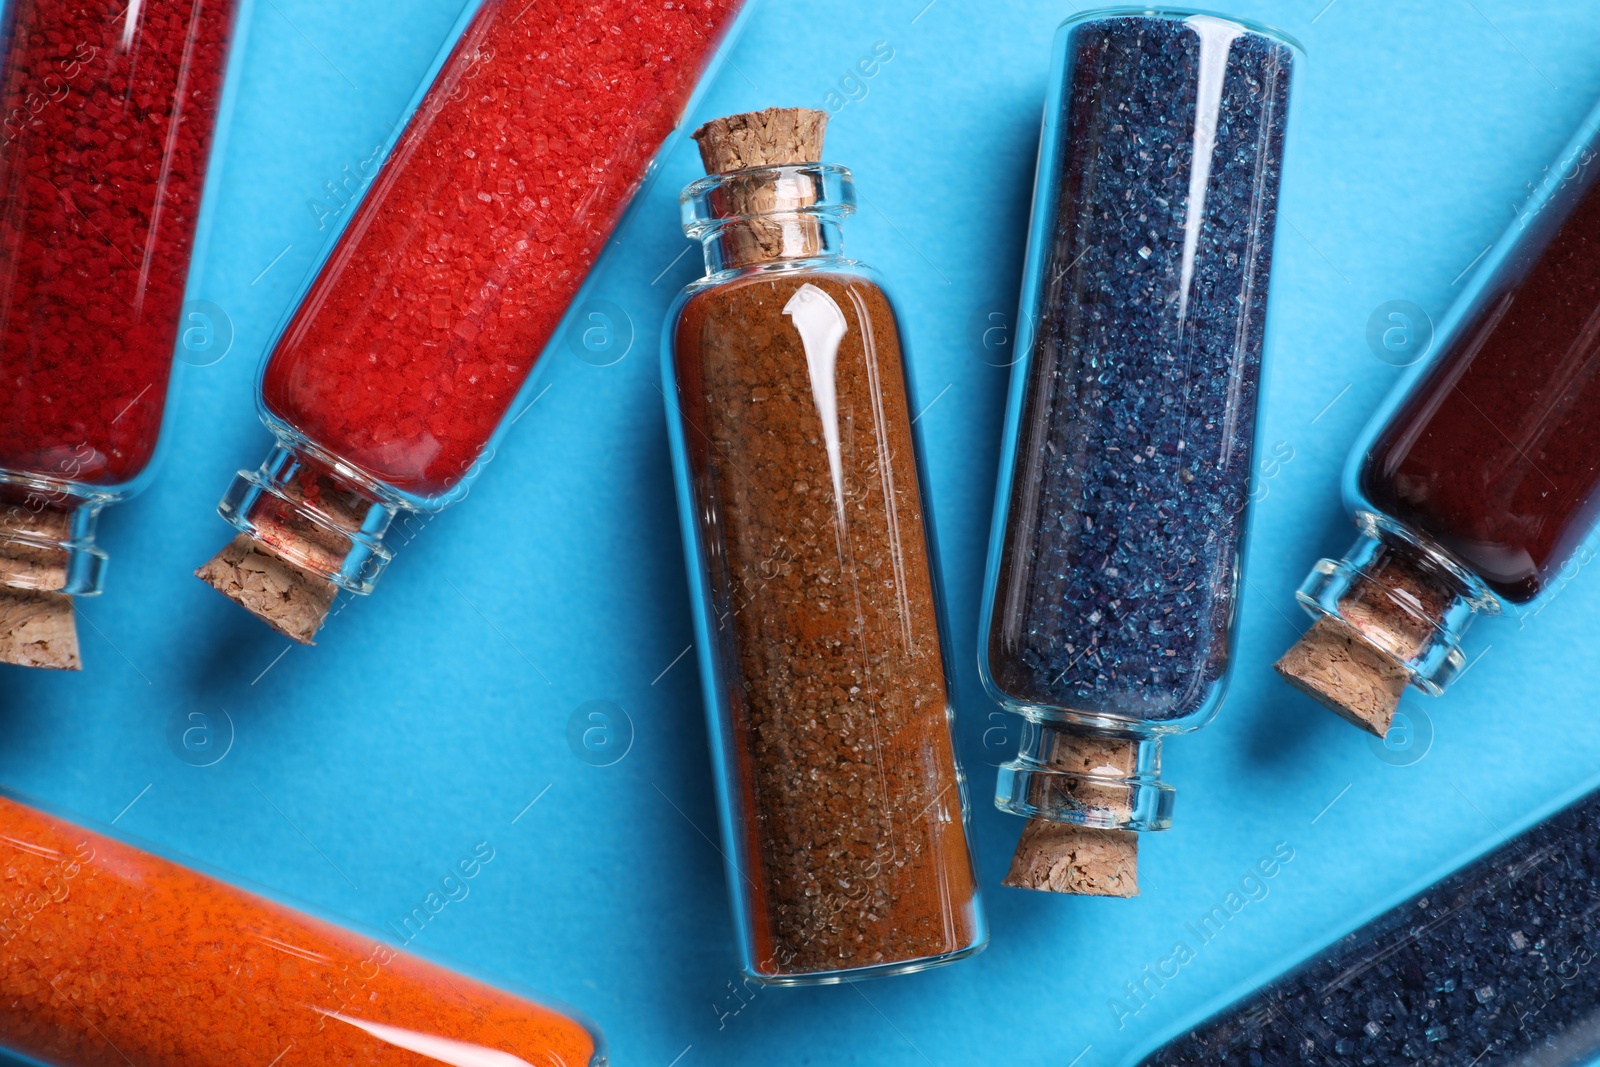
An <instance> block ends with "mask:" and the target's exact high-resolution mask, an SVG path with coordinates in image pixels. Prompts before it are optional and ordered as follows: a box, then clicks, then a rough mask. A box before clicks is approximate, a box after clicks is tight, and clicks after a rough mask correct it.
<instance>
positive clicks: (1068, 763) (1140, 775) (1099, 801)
mask: <svg viewBox="0 0 1600 1067" xmlns="http://www.w3.org/2000/svg"><path fill="white" fill-rule="evenodd" d="M1175 794H1176V791H1175V790H1174V789H1173V788H1172V787H1171V786H1170V785H1168V784H1166V783H1165V782H1163V781H1162V780H1161V738H1159V737H1119V736H1112V735H1101V734H1088V733H1084V732H1082V731H1081V729H1080V728H1078V727H1075V726H1070V725H1067V724H1065V723H1060V722H1054V721H1043V722H1041V721H1035V720H1034V719H1031V718H1030V719H1028V720H1027V726H1026V728H1025V731H1024V733H1023V738H1022V743H1021V744H1020V745H1019V746H1018V750H1017V758H1016V759H1014V760H1012V761H1011V762H1009V763H1006V764H1003V765H1002V766H1001V768H1000V775H999V778H998V780H997V782H996V784H995V803H996V804H997V805H998V806H999V807H1000V808H1002V809H1003V810H1005V811H1009V812H1012V813H1013V814H1016V815H1022V816H1026V817H1028V818H1036V819H1045V820H1047V821H1049V822H1056V823H1068V824H1071V825H1074V826H1084V827H1089V828H1092V829H1097V830H1165V829H1167V828H1168V827H1169V826H1171V825H1172V805H1173V799H1174V796H1175Z"/></svg>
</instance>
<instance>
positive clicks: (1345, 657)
mask: <svg viewBox="0 0 1600 1067" xmlns="http://www.w3.org/2000/svg"><path fill="white" fill-rule="evenodd" d="M1273 669H1274V670H1276V671H1277V672H1278V673H1279V674H1280V675H1282V677H1283V678H1284V680H1285V681H1287V682H1288V683H1289V684H1290V685H1292V686H1294V687H1295V688H1296V689H1298V690H1300V691H1301V692H1302V693H1304V694H1306V695H1307V696H1309V697H1311V698H1312V699H1313V700H1316V701H1317V702H1318V703H1320V704H1322V705H1323V706H1324V707H1326V708H1328V709H1329V710H1331V711H1333V712H1334V713H1335V714H1337V715H1338V716H1339V717H1340V718H1342V719H1344V720H1345V721H1347V722H1349V723H1351V724H1353V725H1355V726H1359V727H1361V728H1362V729H1363V730H1366V731H1368V732H1369V733H1372V734H1374V735H1376V736H1378V737H1383V736H1384V735H1385V734H1387V733H1388V732H1389V724H1390V722H1391V721H1392V720H1393V719H1394V713H1395V709H1396V708H1398V707H1399V706H1400V697H1401V696H1402V695H1403V694H1404V693H1405V691H1406V686H1408V685H1410V684H1411V676H1410V674H1408V673H1407V671H1406V669H1405V668H1404V667H1402V666H1400V665H1399V664H1398V663H1396V662H1395V661H1394V660H1393V659H1391V658H1390V657H1389V656H1387V655H1385V654H1384V653H1382V652H1380V651H1378V650H1377V649H1376V648H1374V647H1373V646H1372V645H1370V644H1368V643H1367V642H1366V641H1363V640H1362V639H1361V638H1360V637H1357V636H1356V634H1355V632H1354V631H1352V630H1351V629H1350V628H1349V627H1347V626H1345V625H1343V624H1342V623H1340V622H1338V621H1337V620H1334V619H1332V618H1326V617H1325V618H1322V619H1318V620H1317V622H1316V623H1315V624H1314V625H1313V626H1312V627H1311V629H1310V630H1308V631H1306V634H1305V636H1304V637H1302V638H1301V639H1300V640H1299V641H1298V642H1296V643H1295V646H1294V647H1293V648H1291V649H1289V651H1288V652H1286V653H1284V655H1283V658H1282V659H1280V660H1279V661H1278V662H1277V663H1275V664H1273Z"/></svg>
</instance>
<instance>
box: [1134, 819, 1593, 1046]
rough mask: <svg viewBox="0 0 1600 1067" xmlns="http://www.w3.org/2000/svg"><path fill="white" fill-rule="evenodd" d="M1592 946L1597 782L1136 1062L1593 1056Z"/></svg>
mask: <svg viewBox="0 0 1600 1067" xmlns="http://www.w3.org/2000/svg"><path fill="white" fill-rule="evenodd" d="M1597 959H1600V793H1591V794H1589V795H1588V796H1587V797H1585V798H1583V799H1582V800H1580V801H1579V802H1578V803H1576V804H1574V805H1572V806H1571V807H1568V808H1566V809H1565V810H1563V811H1561V812H1560V813H1558V814H1557V815H1555V816H1553V817H1552V818H1550V819H1548V820H1546V821H1545V822H1543V823H1540V824H1539V825H1537V826H1535V827H1533V828H1532V829H1531V830H1528V831H1527V832H1525V833H1523V834H1521V835H1520V836H1518V837H1515V838H1513V839H1512V840H1511V841H1510V842H1509V843H1507V844H1505V845H1502V846H1501V847H1500V848H1498V849H1496V850H1494V851H1493V852H1491V853H1489V854H1488V855H1487V856H1485V857H1483V858H1482V859H1479V860H1477V861H1476V862H1474V863H1472V864H1469V865H1468V866H1466V867H1464V868H1463V869H1461V870H1460V871H1457V872H1456V873H1455V874H1452V875H1450V876H1449V877H1448V878H1446V879H1444V880H1443V881H1441V882H1438V883H1436V884H1434V885H1432V886H1430V887H1429V888H1428V889H1426V890H1424V891H1423V892H1422V893H1421V894H1419V895H1417V896H1415V897H1413V898H1411V899H1410V900H1408V901H1406V902H1405V903H1404V904H1401V905H1400V906H1399V907H1397V908H1395V909H1393V910H1392V911H1389V912H1387V913H1385V914H1384V915H1382V916H1380V917H1379V918H1377V919H1374V920H1373V921H1372V922H1370V923H1368V924H1367V925H1366V926H1363V927H1361V928H1360V929H1359V930H1356V931H1355V932H1354V933H1351V934H1347V935H1346V936H1345V937H1343V938H1341V939H1339V940H1338V941H1336V942H1334V943H1333V944H1332V945H1329V946H1328V947H1327V948H1325V949H1324V950H1323V951H1322V952H1320V953H1318V954H1317V956H1316V957H1315V958H1313V959H1312V960H1310V961H1309V962H1307V963H1305V964H1302V965H1301V966H1300V967H1298V968H1296V969H1295V970H1292V971H1290V972H1289V973H1288V974H1287V975H1285V976H1283V977H1282V978H1279V979H1278V980H1276V981H1274V982H1272V983H1270V984H1268V985H1267V986H1266V987H1265V988H1264V989H1263V990H1262V991H1261V992H1260V993H1259V994H1257V995H1256V996H1253V997H1251V998H1250V999H1248V1000H1246V1001H1243V1002H1242V1003H1240V1004H1238V1005H1235V1006H1234V1007H1232V1008H1229V1009H1227V1010H1225V1011H1224V1012H1222V1013H1221V1014H1220V1015H1217V1016H1215V1017H1214V1018H1212V1019H1209V1020H1207V1021H1206V1022H1203V1023H1201V1024H1200V1025H1199V1026H1196V1027H1195V1028H1194V1029H1192V1030H1190V1031H1189V1032H1188V1033H1187V1034H1184V1035H1183V1036H1181V1037H1179V1038H1177V1039H1176V1040H1174V1041H1171V1042H1169V1043H1168V1044H1167V1045H1166V1046H1164V1047H1163V1048H1162V1049H1160V1050H1158V1051H1157V1052H1156V1053H1154V1054H1152V1055H1151V1056H1150V1057H1148V1058H1147V1059H1145V1060H1144V1061H1143V1063H1144V1067H1239V1065H1243V1064H1246V1063H1268V1064H1275V1065H1282V1067H1290V1065H1294V1064H1316V1065H1319V1067H1320V1065H1323V1064H1340V1065H1349V1067H1388V1065H1390V1064H1416V1065H1417V1067H1506V1065H1509V1064H1520V1065H1531V1064H1549V1065H1555V1064H1569V1063H1592V1062H1593V1060H1594V1057H1595V1056H1596V1055H1597V1054H1600V966H1597Z"/></svg>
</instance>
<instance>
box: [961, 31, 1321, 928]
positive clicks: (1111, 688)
mask: <svg viewBox="0 0 1600 1067" xmlns="http://www.w3.org/2000/svg"><path fill="white" fill-rule="evenodd" d="M1297 48H1298V46H1297V45H1296V44H1295V43H1294V42H1293V41H1291V40H1289V39H1288V38H1286V37H1285V36H1284V35H1282V34H1280V33H1277V32H1275V31H1272V30H1268V29H1264V28H1261V27H1259V26H1252V25H1248V24H1246V23H1242V22H1236V21H1232V20H1229V19H1223V18H1219V17H1216V16H1212V15H1206V14H1194V13H1185V12H1174V11H1165V10H1163V11H1154V10H1143V9H1129V10H1118V11H1098V12H1090V13H1086V14H1083V15H1079V16H1076V17H1074V18H1072V19H1069V20H1068V21H1067V22H1065V23H1063V24H1062V26H1061V28H1060V29H1059V30H1058V31H1057V33H1056V37H1055V52H1054V61H1053V64H1052V68H1051V70H1052V75H1051V80H1050V96H1049V99H1048V100H1047V102H1046V105H1045V116H1044V131H1043V135H1042V139H1041V142H1040V150H1039V164H1038V174H1037V178H1036V181H1035V188H1034V203H1033V213H1032V218H1031V221H1030V230H1029V238H1028V257H1027V263H1026V266H1025V268H1024V272H1023V290H1022V305H1021V310H1020V313H1019V315H1018V322H1019V330H1018V352H1019V354H1020V358H1019V359H1018V361H1017V363H1016V364H1015V366H1014V367H1013V370H1012V379H1011V392H1010V399H1009V406H1008V410H1007V416H1006V431H1005V440H1004V443H1003V445H1002V452H1001V468H1000V478H999V485H998V492H997V499H996V514H995V519H994V527H993V533H992V536H991V540H990V548H989V565H988V572H987V578H986V582H985V594H984V608H983V618H982V620H981V623H980V627H979V631H978V632H979V643H980V649H979V658H980V664H981V671H982V675H983V681H984V685H985V687H986V688H987V689H988V691H989V693H990V695H991V696H992V697H994V698H995V699H996V700H998V701H999V702H1000V703H1001V705H1002V706H1003V707H1005V708H1006V709H1007V710H1010V711H1013V712H1016V713H1017V714H1019V715H1021V716H1023V718H1024V719H1025V721H1026V729H1025V730H1024V735H1023V740H1022V744H1021V748H1020V751H1019V752H1018V754H1017V757H1016V759H1014V760H1012V761H1011V762H1009V763H1007V764H1005V765H1004V766H1003V767H1002V768H1001V771H1000V776H999V782H998V786H997V793H996V797H995V803H996V804H998V805H999V806H1000V807H1001V808H1003V809H1005V810H1008V811H1012V812H1015V813H1016V814H1018V815H1023V816H1026V817H1028V819H1029V820H1030V821H1029V823H1028V826H1027V828H1026V829H1025V830H1024V832H1023V837H1022V841H1021V843H1020V844H1019V845H1018V848H1017V854H1016V856H1015V858H1014V859H1013V862H1012V867H1011V872H1010V874H1009V875H1008V877H1007V879H1006V884H1007V885H1012V886H1019V887H1023V888H1030V889H1044V890H1053V891H1056V892H1071V893H1087V894H1096V895H1105V896H1133V895H1135V894H1136V893H1137V891H1138V889H1137V871H1136V866H1137V855H1138V853H1137V844H1136V842H1137V837H1136V836H1135V833H1134V832H1135V831H1144V830H1162V829H1165V828H1167V827H1168V826H1169V825H1170V823H1171V817H1172V800H1173V790H1172V787H1171V786H1169V785H1167V784H1166V783H1164V782H1162V781H1161V777H1160V746H1161V740H1162V738H1163V737H1165V736H1166V735H1168V734H1173V733H1180V732H1183V731H1187V730H1193V729H1195V728H1197V727H1199V726H1201V725H1204V724H1205V723H1206V722H1207V721H1208V720H1209V719H1210V718H1211V717H1212V715H1214V714H1215V713H1216V711H1217V708H1218V705H1219V704H1220V703H1221V701H1222V696H1223V690H1224V687H1225V685H1226V681H1227V674H1228V668H1229V664H1230V660H1231V658H1232V649H1233V634H1234V616H1235V610H1236V606H1237V604H1236V601H1237V593H1238V588H1239V581H1240V560H1241V558H1242V555H1243V548H1244V538H1245V529H1246V517H1247V509H1248V501H1249V489H1250V484H1249V483H1250V471H1251V464H1252V453H1253V450H1254V441H1255V433H1256V409H1257V404H1258V401H1259V397H1260V384H1261V359H1262V350H1263V347H1264V343H1265V336H1266V326H1267V288H1268V284H1267V283H1268V279H1269V277H1270V274H1271V269H1272V251H1273V236H1274V231H1275V228H1276V222H1277V214H1278V186H1279V179H1280V176H1281V173H1282V161H1283V147H1284V132H1285V128H1286V124H1287V119H1288V109H1289V87H1290V82H1291V80H1292V76H1293V71H1294V65H1295V62H1296V54H1297Z"/></svg>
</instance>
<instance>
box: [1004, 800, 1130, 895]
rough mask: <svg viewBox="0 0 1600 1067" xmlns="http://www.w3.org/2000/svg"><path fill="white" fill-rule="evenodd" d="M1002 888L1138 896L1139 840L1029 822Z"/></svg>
mask: <svg viewBox="0 0 1600 1067" xmlns="http://www.w3.org/2000/svg"><path fill="white" fill-rule="evenodd" d="M1002 884H1003V885H1007V886H1010V887H1011V888H1012V889H1036V890H1040V891H1042V892H1046V893H1072V894H1075V895H1077V896H1089V897H1136V896H1138V895H1139V835H1138V834H1135V833H1132V832H1130V831H1128V830H1092V829H1089V828H1087V827H1083V826H1073V825H1070V824H1068V823H1055V822H1049V821H1047V820H1045V819H1030V820H1028V825H1027V826H1026V827H1024V828H1023V831H1022V838H1021V840H1019V841H1018V842H1017V850H1016V852H1015V853H1014V854H1013V855H1012V857H1011V870H1010V871H1008V872H1007V873H1006V877H1005V880H1004V882H1003V883H1002Z"/></svg>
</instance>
